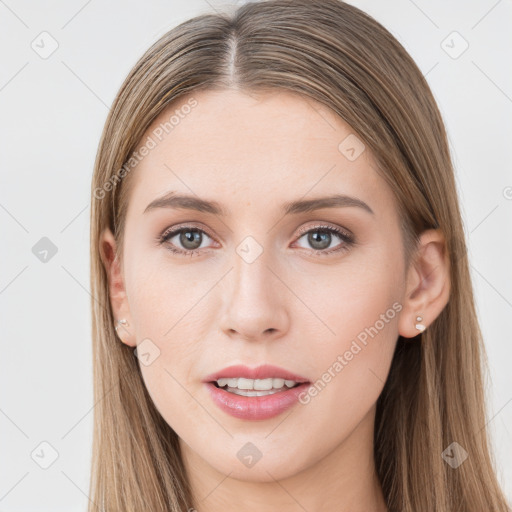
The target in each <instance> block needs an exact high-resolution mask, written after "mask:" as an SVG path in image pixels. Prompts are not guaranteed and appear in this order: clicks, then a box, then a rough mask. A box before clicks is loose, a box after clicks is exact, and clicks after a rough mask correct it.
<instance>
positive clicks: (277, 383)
mask: <svg viewBox="0 0 512 512" xmlns="http://www.w3.org/2000/svg"><path fill="white" fill-rule="evenodd" d="M217 384H218V386H219V387H220V388H223V387H225V386H227V387H228V388H232V389H240V390H246V391H248V390H255V391H271V390H276V391H280V390H281V389H282V388H283V387H284V386H286V387H287V388H293V387H294V386H295V385H296V384H297V382H295V381H294V380H286V379H280V378H271V377H269V378H267V379H245V378H242V377H240V378H222V379H218V380H217ZM254 396H257V395H254Z"/></svg>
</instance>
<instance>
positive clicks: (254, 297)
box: [220, 251, 290, 341]
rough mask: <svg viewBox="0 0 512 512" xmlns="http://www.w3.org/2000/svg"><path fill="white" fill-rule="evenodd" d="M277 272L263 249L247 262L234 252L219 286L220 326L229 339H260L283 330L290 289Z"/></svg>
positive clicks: (286, 322)
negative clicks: (227, 271)
mask: <svg viewBox="0 0 512 512" xmlns="http://www.w3.org/2000/svg"><path fill="white" fill-rule="evenodd" d="M279 274H280V272H279V268H278V267H276V265H275V263H274V264H272V265H270V261H269V258H267V255H266V253H265V251H264V252H263V253H262V254H261V255H260V256H259V257H258V258H257V259H256V260H255V261H253V262H251V263H248V262H247V261H245V260H244V259H243V258H241V257H239V256H238V255H237V254H235V257H234V258H233V268H232V270H231V272H229V274H228V275H227V276H226V279H225V280H223V285H222V290H221V293H222V297H223V299H224V300H223V301H222V304H223V310H222V313H221V321H220V326H221V330H222V332H223V333H224V334H226V335H227V336H228V337H230V338H233V339H235V338H239V339H244V340H247V341H264V340H270V339H276V338H278V337H281V336H283V335H284V334H285V333H286V331H287V330H288V325H289V311H288V308H287V300H289V299H290V297H289V294H290V292H289V291H288V290H287V288H286V286H285V285H284V284H283V282H282V281H281V280H280V278H281V279H283V278H282V277H281V276H279V277H280V278H279V277H277V276H278V275H279ZM283 280H284V281H285V279H283Z"/></svg>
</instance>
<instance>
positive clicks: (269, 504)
mask: <svg viewBox="0 0 512 512" xmlns="http://www.w3.org/2000/svg"><path fill="white" fill-rule="evenodd" d="M374 420H375V409H374V408H373V409H372V410H371V411H370V412H369V413H368V414H367V416H366V417H365V418H364V419H363V420H362V421H361V422H360V423H359V424H358V425H357V427H356V428H355V429H354V430H353V431H352V433H351V434H350V435H349V436H348V437H347V438H345V439H344V440H343V442H342V443H340V444H339V445H338V446H336V447H335V449H333V450H331V451H330V452H329V453H328V455H327V456H325V457H323V458H321V459H319V460H316V461H315V462H314V463H313V464H312V465H310V466H308V467H307V468H305V469H304V470H302V471H301V472H299V473H295V474H293V475H290V476H287V477H286V478H281V479H279V480H278V479H275V478H274V477H273V476H272V474H273V470H272V468H268V470H267V471H266V474H267V475H268V479H266V481H263V482H262V481H250V480H238V479H235V478H232V477H229V476H227V477H226V475H224V474H222V473H220V472H218V471H217V470H216V469H215V468H213V467H212V466H211V465H210V464H208V462H207V461H205V460H204V459H202V458H201V457H200V456H199V455H198V454H197V453H196V452H194V451H192V450H191V448H190V447H189V446H188V445H187V444H186V443H184V442H183V441H181V440H180V445H181V448H182V456H183V460H184V464H185V467H186V471H187V476H188V478H189V481H190V484H191V488H192V493H193V496H194V501H195V509H193V510H196V511H197V512H235V511H236V512H239V511H240V508H241V507H242V505H243V510H244V512H245V511H246V512H267V511H269V512H270V511H275V510H279V511H280V512H292V511H293V512H297V511H298V510H315V511H317V512H324V511H325V512H328V511H332V510H337V511H339V512H349V511H350V512H368V511H369V510H371V511H372V512H387V507H386V505H385V501H384V497H383V494H382V489H381V486H380V482H379V479H378V477H377V473H376V471H375V462H374V455H373V428H374ZM305 449H307V447H306V448H305ZM278 469H279V468H276V469H275V470H274V471H275V472H277V470H278Z"/></svg>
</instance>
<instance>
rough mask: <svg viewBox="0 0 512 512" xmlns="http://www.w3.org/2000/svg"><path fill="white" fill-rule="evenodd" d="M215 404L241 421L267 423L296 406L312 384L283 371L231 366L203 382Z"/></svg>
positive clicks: (267, 367)
mask: <svg viewBox="0 0 512 512" xmlns="http://www.w3.org/2000/svg"><path fill="white" fill-rule="evenodd" d="M203 383H204V384H205V385H206V387H207V389H208V391H209V393H210V397H211V398H212V400H213V402H214V403H215V404H216V405H217V406H218V407H219V408H220V409H221V410H223V411H224V412H225V413H227V414H229V415H231V416H234V417H236V418H239V419H245V420H264V419H268V418H272V417H274V416H277V415H279V414H281V413H283V412H284V411H285V410H287V409H288V408H290V407H292V406H293V405H296V404H297V402H298V401H299V398H300V395H301V394H302V393H303V392H305V391H306V390H307V388H308V387H309V386H310V385H311V382H310V381H309V380H307V379H305V378H304V377H301V376H299V375H296V374H294V373H291V372H289V371H287V370H284V369H283V368H279V367H277V366H272V365H263V366H259V367H257V368H249V367H247V366H230V367H228V368H225V369H224V370H220V371H219V372H216V373H214V374H212V375H209V376H208V377H207V378H205V379H204V380H203Z"/></svg>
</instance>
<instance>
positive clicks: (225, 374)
mask: <svg viewBox="0 0 512 512" xmlns="http://www.w3.org/2000/svg"><path fill="white" fill-rule="evenodd" d="M234 377H243V378H245V379H268V378H269V377H274V378H276V379H286V380H294V381H295V382H308V379H306V378H304V377H301V376H300V375H295V374H294V373H290V372H289V371H287V370H284V369H283V368H280V367H279V366H273V365H271V364H264V365H262V366H258V367H256V368H249V367H248V366H243V365H236V366H228V367H227V368H224V369H223V370H219V371H218V372H215V373H212V374H211V375H208V377H206V378H204V379H203V382H213V381H216V380H218V379H222V378H234Z"/></svg>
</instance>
